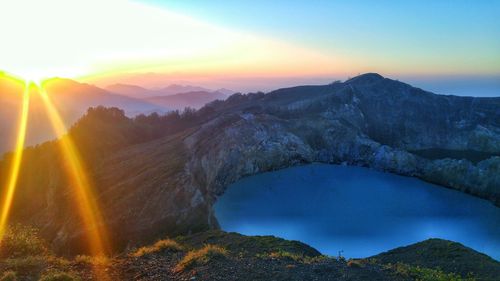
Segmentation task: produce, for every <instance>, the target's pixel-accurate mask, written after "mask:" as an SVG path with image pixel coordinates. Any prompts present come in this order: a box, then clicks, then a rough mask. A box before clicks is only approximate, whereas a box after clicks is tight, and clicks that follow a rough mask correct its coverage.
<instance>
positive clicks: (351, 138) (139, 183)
mask: <svg viewBox="0 0 500 281" xmlns="http://www.w3.org/2000/svg"><path fill="white" fill-rule="evenodd" d="M87 118H89V117H87ZM84 119H85V118H84ZM122 119H123V120H122V121H121V122H129V123H134V122H135V123H137V120H130V119H127V118H126V117H123V118H122ZM127 120H128V121H127ZM176 120H177V119H176ZM176 120H173V121H172V120H170V119H169V121H168V122H170V123H168V122H167V121H165V122H167V123H168V124H169V125H172V124H177V123H175V122H182V126H177V127H176V126H174V127H175V129H172V130H167V131H165V133H163V134H159V135H155V134H151V136H150V137H148V138H144V139H140V140H136V141H133V142H127V141H125V142H124V144H122V145H120V146H117V147H113V148H112V149H110V148H101V150H99V151H102V153H98V154H97V156H95V157H92V158H89V159H91V160H92V161H90V160H88V161H90V163H88V166H89V167H91V175H92V180H93V182H94V184H95V187H96V190H97V193H98V194H99V198H98V201H99V204H100V206H101V208H102V210H103V213H104V217H105V219H106V222H107V227H108V228H110V231H111V232H112V233H114V234H115V235H114V239H113V242H114V243H115V245H114V246H115V247H116V248H117V249H122V248H123V247H126V246H130V245H134V244H140V243H144V242H148V241H151V240H153V239H155V238H157V237H159V236H163V235H165V234H168V235H176V234H183V233H190V232H196V231H200V230H205V229H211V228H217V227H218V224H217V221H216V219H215V217H214V216H213V210H212V206H213V204H214V202H215V201H216V200H217V197H218V196H220V195H221V194H223V193H224V191H225V189H226V188H227V186H228V185H229V184H230V183H233V182H235V181H237V180H238V179H240V178H242V177H245V176H248V175H252V174H256V173H260V172H264V171H270V170H276V169H281V168H285V167H289V166H292V165H300V164H306V163H311V162H323V163H335V164H346V165H359V166H366V167H371V168H373V169H377V170H382V171H388V172H392V173H397V174H401V175H406V176H414V177H418V178H421V179H423V180H426V181H429V182H434V183H437V184H440V185H442V186H446V187H449V188H454V189H458V190H461V191H464V192H467V193H470V194H473V195H475V196H479V197H482V198H485V199H488V200H490V201H491V202H493V203H495V204H497V205H500V157H499V156H498V155H499V154H500V98H472V97H456V96H442V95H436V94H433V93H429V92H426V91H423V90H421V89H417V88H414V87H411V86H410V85H407V84H404V83H401V82H398V81H394V80H390V79H387V78H384V77H382V76H380V75H378V74H364V75H361V76H358V77H355V78H353V79H350V80H348V81H346V82H343V83H341V82H336V83H332V84H329V85H324V86H300V87H294V88H287V89H280V90H277V91H274V92H271V93H267V94H263V93H254V94H247V95H241V94H235V95H233V96H231V97H229V98H228V99H227V100H225V101H216V102H213V103H211V104H208V105H206V106H205V107H204V108H202V109H200V110H199V111H197V112H187V113H185V114H184V116H183V117H182V118H181V119H179V120H177V121H176ZM106 122H108V123H109V126H108V127H107V128H108V129H107V130H106V131H102V130H101V131H99V132H98V133H96V132H95V131H93V127H89V128H87V129H85V130H83V132H80V134H75V138H76V140H75V141H76V142H78V138H80V137H81V138H85V136H87V137H88V136H100V137H102V138H103V139H105V136H106V135H109V134H111V133H112V132H113V131H114V129H113V124H114V122H116V121H114V119H112V120H103V121H102V122H101V123H106ZM158 122H159V124H161V123H162V122H163V121H162V120H159V121H158ZM120 124H121V123H120ZM148 126H150V127H151V128H152V130H153V131H154V130H155V128H162V129H161V130H160V131H163V127H161V125H158V124H157V123H154V124H152V123H151V124H148ZM155 126H160V127H155ZM120 128H122V129H123V128H124V126H120ZM126 128H128V127H126ZM133 128H135V127H133ZM148 128H149V127H148ZM151 128H150V129H151ZM158 130H159V129H156V131H158ZM73 131H75V130H73ZM125 131H126V132H129V131H131V130H128V129H127V130H125ZM136 131H137V130H136V129H134V132H136ZM110 132H111V133H110ZM138 132H139V134H144V130H142V131H138ZM70 134H71V133H70ZM135 134H137V133H135ZM93 138H94V141H95V142H98V143H99V139H98V138H95V137H93ZM113 139H116V138H113ZM123 139H124V140H129V139H131V134H130V133H128V135H127V137H124V138H123ZM120 140H121V138H120ZM103 143H104V141H103ZM106 143H107V142H106ZM80 149H81V150H83V151H82V154H84V155H87V154H91V152H89V151H88V150H92V147H89V146H83V145H82V146H80ZM429 149H431V150H432V149H437V150H439V151H440V153H441V154H440V155H444V156H442V157H438V158H437V159H435V158H436V157H428V156H426V157H422V155H424V156H425V154H423V153H420V152H422V151H428V150H429ZM33 150H34V151H35V152H32V153H35V154H37V155H43V156H44V157H45V158H44V159H56V158H57V156H56V155H55V154H56V153H57V152H55V150H54V149H48V148H47V145H44V146H40V147H38V148H34V149H33ZM457 151H459V152H467V153H465V154H463V155H475V154H479V155H481V158H480V159H479V160H478V161H472V160H471V159H468V158H467V157H465V158H464V157H457V154H456V153H452V152H457ZM419 155H420V156H419ZM459 155H462V154H459ZM476 160H477V159H476ZM52 162H53V161H50V160H47V161H46V162H41V163H39V164H31V165H30V167H29V168H26V169H24V170H23V173H24V174H23V176H22V177H30V173H31V177H33V174H43V175H44V176H46V179H45V180H44V181H23V182H22V183H21V184H20V187H19V190H20V191H19V192H21V193H23V192H24V194H31V196H32V194H35V193H36V194H38V195H39V196H40V199H39V200H38V201H36V202H33V200H31V201H30V202H31V203H26V202H25V201H26V200H24V201H23V200H20V199H19V200H17V201H16V203H15V210H16V212H15V213H16V215H15V216H16V218H17V219H18V220H20V221H22V222H30V223H32V224H35V225H37V226H40V227H42V229H43V234H44V235H45V236H46V237H47V238H49V239H50V240H51V241H53V244H54V246H55V247H56V248H59V249H61V250H62V249H65V250H68V249H77V250H76V251H78V249H79V243H78V241H82V239H81V237H82V236H84V235H85V231H82V228H81V225H80V224H79V223H78V221H77V219H76V217H75V215H74V214H72V211H71V208H70V207H69V206H67V204H66V205H63V204H62V203H61V202H66V201H67V197H70V196H71V192H70V191H69V190H70V188H69V187H68V185H69V184H68V183H67V182H66V181H64V179H61V176H60V172H59V171H60V167H59V166H60V165H58V164H57V163H52ZM3 166H4V167H6V166H7V165H6V163H5V161H4V165H3ZM47 175H48V176H47ZM27 197H29V196H25V197H24V198H27ZM18 198H19V197H18ZM65 200H66V201H65ZM64 206H65V207H64ZM61 210H64V212H61Z"/></svg>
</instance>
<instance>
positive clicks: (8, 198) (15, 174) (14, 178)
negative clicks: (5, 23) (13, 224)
mask: <svg viewBox="0 0 500 281" xmlns="http://www.w3.org/2000/svg"><path fill="white" fill-rule="evenodd" d="M29 106H30V83H29V82H28V81H26V82H25V85H24V91H23V102H22V109H21V114H20V118H19V125H18V132H17V140H16V147H15V150H14V156H13V158H12V161H11V168H10V172H9V176H8V181H7V185H6V188H5V194H4V196H3V202H2V213H1V215H0V242H1V241H2V238H3V235H4V234H5V231H6V227H7V223H8V219H9V214H10V211H11V207H12V200H13V199H14V193H15V190H16V186H17V182H18V179H19V171H20V169H21V162H22V158H23V151H24V144H25V142H26V130H27V126H28V115H29Z"/></svg>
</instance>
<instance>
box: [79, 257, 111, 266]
mask: <svg viewBox="0 0 500 281" xmlns="http://www.w3.org/2000/svg"><path fill="white" fill-rule="evenodd" d="M75 262H77V263H82V264H88V265H94V266H106V265H109V264H110V262H111V261H110V259H109V258H108V257H106V256H104V255H98V256H87V255H78V256H76V257H75Z"/></svg>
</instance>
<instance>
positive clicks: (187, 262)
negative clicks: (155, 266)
mask: <svg viewBox="0 0 500 281" xmlns="http://www.w3.org/2000/svg"><path fill="white" fill-rule="evenodd" d="M227 257H228V252H227V250H226V249H224V248H222V247H220V246H216V245H206V246H204V247H203V248H201V249H199V250H193V251H190V252H189V253H187V254H186V256H184V258H183V259H182V260H181V261H180V262H179V263H178V264H177V266H176V267H175V268H174V271H175V272H182V271H186V270H189V269H191V268H193V267H195V266H200V265H206V264H208V263H209V262H212V261H214V260H221V259H226V258H227Z"/></svg>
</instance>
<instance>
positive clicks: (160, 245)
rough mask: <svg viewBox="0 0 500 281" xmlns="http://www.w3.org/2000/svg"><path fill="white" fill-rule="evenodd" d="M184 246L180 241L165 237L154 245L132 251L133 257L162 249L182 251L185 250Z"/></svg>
mask: <svg viewBox="0 0 500 281" xmlns="http://www.w3.org/2000/svg"><path fill="white" fill-rule="evenodd" d="M183 250H184V247H182V246H181V245H180V244H179V243H177V242H175V241H174V240H171V239H164V240H160V241H158V242H156V243H154V244H153V245H152V246H147V247H141V248H139V249H138V250H137V251H135V252H134V253H132V256H133V257H142V256H144V255H149V254H152V253H158V252H160V251H172V252H180V251H183Z"/></svg>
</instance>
